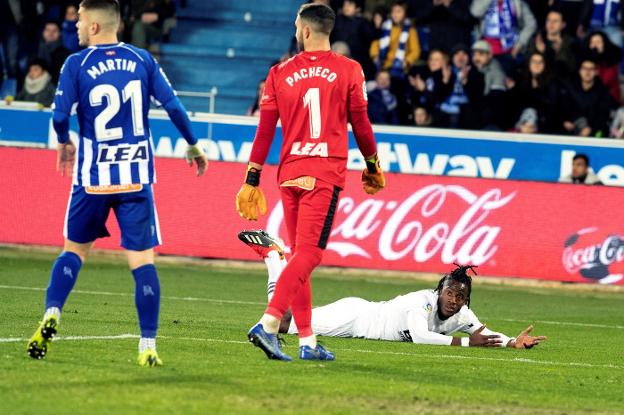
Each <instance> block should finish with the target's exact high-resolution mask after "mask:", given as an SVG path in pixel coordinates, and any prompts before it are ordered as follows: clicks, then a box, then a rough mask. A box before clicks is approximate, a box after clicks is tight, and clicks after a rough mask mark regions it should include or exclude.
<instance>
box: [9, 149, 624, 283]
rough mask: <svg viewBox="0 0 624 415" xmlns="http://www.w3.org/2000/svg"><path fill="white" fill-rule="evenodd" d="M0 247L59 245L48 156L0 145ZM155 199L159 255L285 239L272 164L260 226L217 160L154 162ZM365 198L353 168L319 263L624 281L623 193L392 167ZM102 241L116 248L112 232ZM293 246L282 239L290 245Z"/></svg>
mask: <svg viewBox="0 0 624 415" xmlns="http://www.w3.org/2000/svg"><path fill="white" fill-rule="evenodd" d="M0 160H1V162H0V197H2V200H3V203H0V242H3V243H19V244H39V245H53V246H61V245H62V243H63V237H62V230H63V220H64V217H65V210H66V207H67V199H68V195H69V191H70V186H71V181H70V179H69V178H62V177H60V176H59V175H58V174H57V173H56V172H55V171H54V166H55V152H53V151H49V150H38V149H37V150H35V149H18V148H0ZM156 166H157V171H158V183H157V184H156V185H155V195H156V205H157V209H158V216H159V218H160V225H161V232H162V235H163V245H162V246H161V247H160V248H158V251H159V252H160V253H161V254H175V255H189V256H197V257H210V258H228V259H257V257H255V256H254V254H253V253H252V252H251V250H249V249H247V248H246V247H244V246H243V244H242V243H241V242H239V241H238V239H237V234H238V232H239V231H240V230H242V229H250V228H264V229H267V230H268V231H269V232H271V233H273V234H278V235H279V236H280V237H282V238H285V237H286V236H285V235H286V232H285V229H284V225H283V212H282V208H281V203H280V201H279V193H278V190H277V185H276V183H275V173H276V169H275V168H273V167H267V169H266V170H265V172H264V173H263V177H262V188H263V189H264V191H265V194H266V196H267V200H268V201H269V213H268V214H267V215H266V217H263V218H262V219H261V220H260V221H258V222H248V221H245V220H244V219H242V218H240V217H239V216H238V214H237V213H236V211H235V209H234V197H235V194H236V192H237V191H238V189H239V187H240V184H241V181H242V178H243V175H244V170H245V169H244V166H243V165H241V164H236V163H223V162H212V163H211V164H210V166H209V169H208V173H207V175H206V176H204V177H201V178H197V177H195V175H194V171H193V170H192V169H190V168H189V167H188V166H186V165H185V163H184V161H182V160H180V159H158V160H157V163H156ZM387 180H388V187H387V189H385V190H383V191H382V192H380V193H378V194H377V195H375V196H372V197H371V196H368V195H366V194H365V193H364V192H363V191H362V189H361V185H360V182H359V174H358V173H357V172H349V176H348V179H347V187H346V189H345V190H344V191H343V192H342V193H341V200H340V204H339V208H338V211H337V213H336V217H335V222H334V228H333V231H332V234H331V238H330V243H329V244H328V247H327V251H326V253H325V256H324V259H323V264H325V265H334V266H345V267H361V268H373V269H386V270H406V271H424V272H444V271H446V270H448V268H449V266H448V265H449V264H451V263H453V262H458V263H462V264H474V265H478V266H479V274H481V275H491V276H503V277H523V278H538V279H544V280H559V281H575V282H599V283H603V284H624V210H623V209H622V208H621V207H622V206H624V192H622V191H621V189H617V188H610V187H602V186H593V187H591V186H582V185H567V184H553V183H535V182H519V181H509V180H489V179H469V178H453V177H440V176H417V175H400V174H388V176H387ZM112 216H113V215H111V218H109V221H108V228H109V231H110V232H111V234H112V236H111V237H110V238H106V239H102V240H98V242H97V243H96V246H97V247H99V248H107V249H110V248H118V246H119V232H118V230H117V225H116V223H115V220H114V218H113V217H112ZM286 242H288V241H286Z"/></svg>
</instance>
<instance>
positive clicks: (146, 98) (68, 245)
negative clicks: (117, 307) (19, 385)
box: [28, 0, 208, 366]
mask: <svg viewBox="0 0 624 415" xmlns="http://www.w3.org/2000/svg"><path fill="white" fill-rule="evenodd" d="M78 12H79V20H78V23H77V27H78V36H79V40H80V44H81V46H88V48H86V49H84V50H83V51H81V52H78V53H75V54H73V55H71V56H69V57H68V58H67V60H66V61H65V64H64V66H63V68H62V70H61V75H60V79H59V84H58V88H57V91H56V96H55V100H54V110H53V115H52V119H53V124H54V129H55V131H56V133H57V135H58V142H59V144H58V148H57V151H58V158H57V169H59V170H60V171H61V173H62V174H65V172H66V170H68V169H70V168H73V187H72V192H71V196H70V199H69V203H68V207H67V214H66V217H65V229H64V236H65V245H64V249H63V252H62V253H61V254H60V255H59V257H58V258H57V260H56V262H55V263H54V265H53V267H52V271H51V276H50V284H49V286H48V289H47V293H46V305H45V307H46V310H45V314H44V317H43V322H42V323H41V325H40V326H39V328H38V329H37V331H36V332H35V334H34V335H33V337H32V338H31V340H30V341H29V343H28V354H29V355H30V356H31V357H33V358H36V359H41V358H43V357H45V355H46V354H47V351H48V348H49V346H50V341H51V340H52V338H53V336H54V335H55V334H56V332H57V330H58V324H59V320H60V314H61V310H62V308H63V305H64V304H65V301H66V299H67V297H68V295H69V293H70V292H71V290H72V288H73V286H74V284H75V282H76V279H77V277H78V272H79V271H80V268H81V266H82V263H83V262H84V261H85V259H86V257H87V255H88V253H89V250H90V248H91V246H92V245H93V242H94V241H95V240H96V239H97V238H102V237H107V236H109V233H108V231H107V229H106V219H107V218H108V215H109V212H110V211H111V210H113V211H114V212H115V216H116V218H117V222H118V223H119V228H120V230H121V246H122V247H124V248H125V249H126V252H127V256H128V264H129V266H130V269H131V270H132V274H133V276H134V280H135V304H136V307H137V312H138V317H139V326H140V329H141V340H140V341H139V359H138V363H139V364H140V365H141V366H156V365H160V364H162V362H161V360H160V359H159V358H158V354H157V353H156V331H157V328H158V312H159V308H160V285H159V281H158V275H157V273H156V268H155V266H154V247H155V246H157V245H159V244H160V231H159V227H158V216H157V214H156V209H155V206H154V199H153V194H152V183H154V182H155V181H156V175H155V173H154V148H153V145H152V141H151V139H150V138H151V137H150V130H149V125H148V118H147V115H148V110H149V106H150V99H154V100H155V101H157V102H158V103H159V104H160V105H162V106H163V108H164V109H165V110H166V111H167V113H168V114H169V117H170V118H171V120H172V121H173V123H174V124H175V126H176V127H177V128H178V130H179V131H180V133H181V134H182V136H183V137H184V138H185V139H186V141H187V142H188V144H189V147H188V150H187V161H188V162H189V164H191V165H192V164H193V162H195V163H196V165H197V175H198V176H201V175H202V174H204V172H205V170H206V167H207V164H208V163H207V159H206V156H205V155H204V153H203V151H202V150H201V148H200V147H199V146H198V145H197V139H196V138H195V136H194V134H193V132H192V130H191V124H190V120H189V118H188V116H187V114H186V111H185V109H184V107H183V106H182V103H181V102H180V100H179V99H178V98H177V97H176V95H175V92H174V90H173V88H172V87H171V84H170V83H169V80H168V79H167V77H166V76H165V74H164V72H163V70H162V69H161V68H160V66H159V65H158V63H157V62H156V60H155V59H154V58H153V57H152V56H151V55H150V54H149V53H148V52H147V51H145V50H143V49H139V48H136V47H134V46H131V45H126V44H124V43H122V42H118V41H117V29H118V28H119V23H120V15H119V4H118V2H117V1H115V0H84V1H82V3H80V8H79V11H78ZM74 106H75V108H76V113H77V115H78V124H79V127H80V134H79V139H78V142H77V143H74V142H72V140H71V139H70V138H69V117H70V114H71V112H72V109H73V108H74Z"/></svg>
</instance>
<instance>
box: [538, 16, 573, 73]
mask: <svg viewBox="0 0 624 415" xmlns="http://www.w3.org/2000/svg"><path fill="white" fill-rule="evenodd" d="M565 27H566V22H565V21H564V20H563V14H562V13H561V11H559V10H551V11H549V12H548V14H547V15H546V25H545V27H544V30H541V31H539V32H537V33H536V34H535V36H533V37H532V38H531V41H530V42H529V46H528V48H527V54H528V55H533V54H534V53H536V52H539V53H542V54H544V55H545V56H546V62H547V64H548V65H549V66H550V67H551V68H552V70H553V75H554V76H556V77H558V78H569V77H570V76H572V75H573V74H574V71H575V70H576V58H575V56H574V55H575V47H574V45H575V39H574V38H573V37H572V36H570V35H569V34H567V33H565V32H564V29H565Z"/></svg>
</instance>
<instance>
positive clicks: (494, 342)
mask: <svg viewBox="0 0 624 415" xmlns="http://www.w3.org/2000/svg"><path fill="white" fill-rule="evenodd" d="M483 329H485V325H483V326H481V327H479V328H478V329H477V331H475V332H474V333H472V334H471V335H470V338H469V339H470V340H469V342H468V345H469V346H470V347H479V346H482V347H496V346H500V345H502V343H503V341H502V340H501V338H500V337H498V336H497V335H496V334H489V335H485V334H481V332H482V331H483Z"/></svg>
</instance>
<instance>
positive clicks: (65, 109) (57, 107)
mask: <svg viewBox="0 0 624 415" xmlns="http://www.w3.org/2000/svg"><path fill="white" fill-rule="evenodd" d="M78 59H79V58H78V56H76V55H71V56H69V57H68V58H67V59H66V60H65V63H64V64H63V67H62V68H61V73H60V75H59V81H58V86H57V87H56V93H55V94H54V111H58V112H62V113H64V114H67V115H70V114H71V109H72V107H73V105H74V104H75V103H76V101H78V88H77V83H78V76H77V72H78V71H77V70H76V69H77V65H79V61H78Z"/></svg>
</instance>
